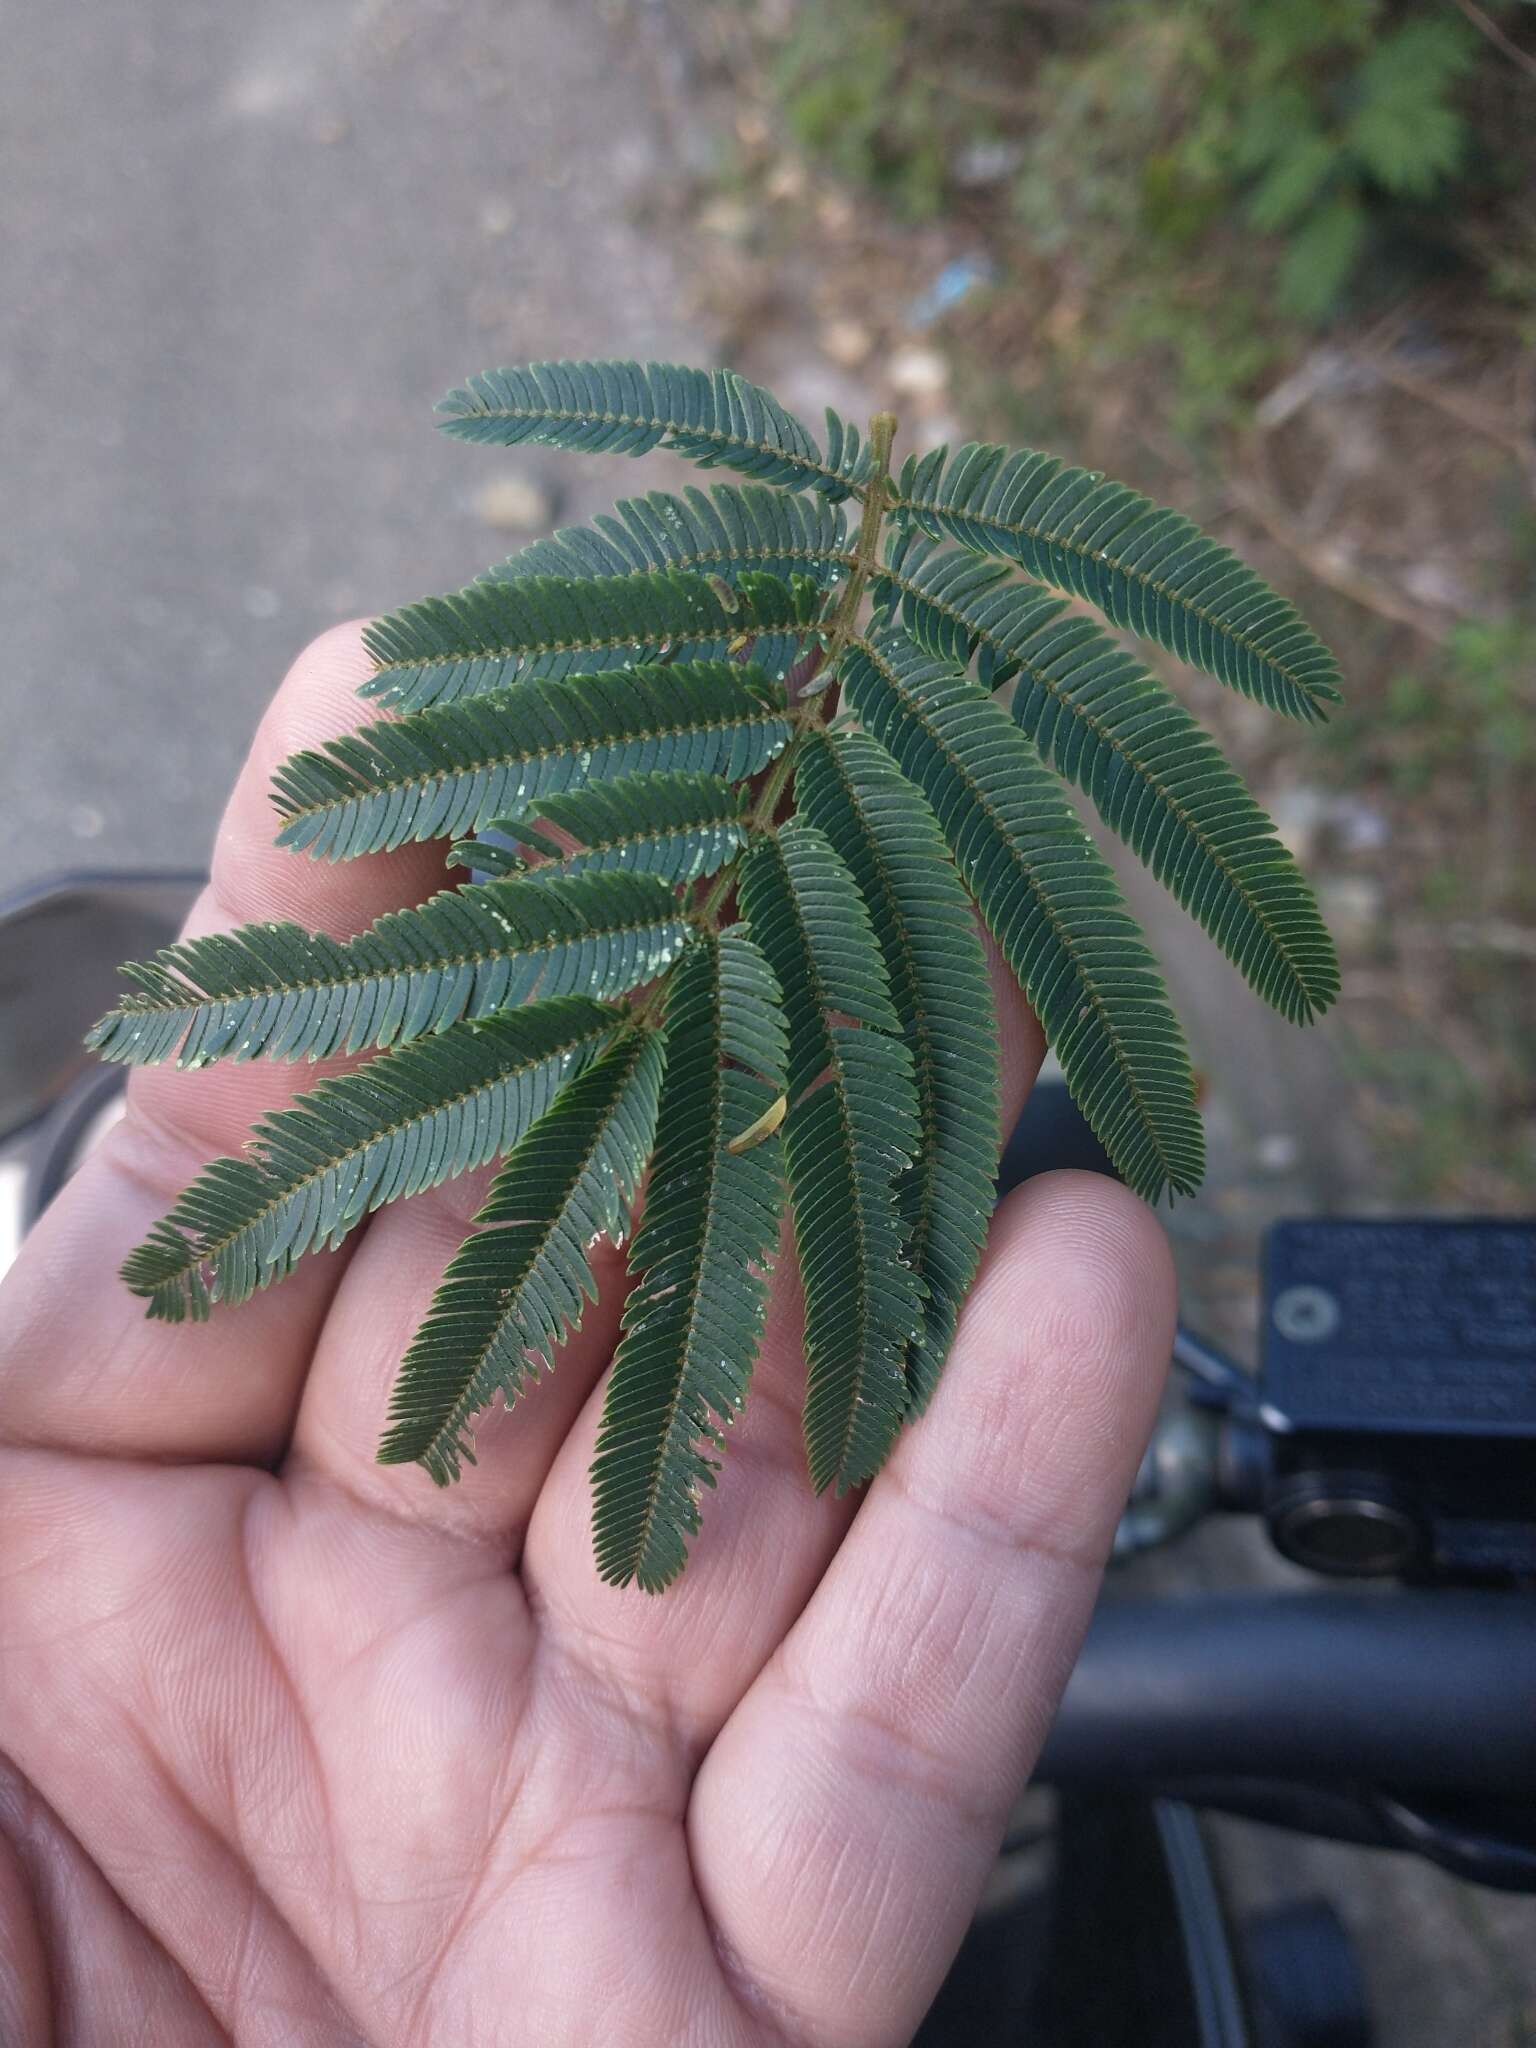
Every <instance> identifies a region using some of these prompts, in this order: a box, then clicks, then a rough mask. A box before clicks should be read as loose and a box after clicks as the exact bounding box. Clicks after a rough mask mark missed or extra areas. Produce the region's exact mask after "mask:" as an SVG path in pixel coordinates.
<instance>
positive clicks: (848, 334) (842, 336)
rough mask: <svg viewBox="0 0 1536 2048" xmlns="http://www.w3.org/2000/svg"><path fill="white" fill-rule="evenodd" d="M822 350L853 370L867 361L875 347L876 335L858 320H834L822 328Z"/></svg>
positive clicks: (846, 367) (825, 354)
mask: <svg viewBox="0 0 1536 2048" xmlns="http://www.w3.org/2000/svg"><path fill="white" fill-rule="evenodd" d="M820 340H821V352H822V354H823V355H824V356H830V357H831V359H832V361H833V362H834V363H840V364H841V365H842V366H843V368H844V369H845V370H852V369H854V368H856V367H857V366H858V364H860V363H862V362H865V361H866V360H867V359H868V357H869V354H870V351H871V350H872V349H873V348H874V345H875V337H874V336H873V335H872V334H871V333H870V331H869V329H868V328H867V327H866V326H864V325H863V323H862V322H861V321H858V320H833V321H831V322H829V324H828V325H827V326H825V327H824V328H823V329H822V330H821V336H820Z"/></svg>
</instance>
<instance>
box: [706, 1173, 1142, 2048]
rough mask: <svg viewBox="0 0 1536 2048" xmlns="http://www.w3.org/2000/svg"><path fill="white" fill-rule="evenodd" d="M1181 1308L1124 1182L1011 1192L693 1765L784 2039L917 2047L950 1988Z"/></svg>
mask: <svg viewBox="0 0 1536 2048" xmlns="http://www.w3.org/2000/svg"><path fill="white" fill-rule="evenodd" d="M1173 1311H1174V1298H1173V1277H1172V1268H1171V1263H1170V1260H1169V1255H1168V1250H1167V1245H1166V1243H1165V1242H1164V1240H1163V1236H1162V1232H1161V1230H1160V1229H1159V1227H1158V1225H1157V1223H1156V1221H1155V1219H1154V1218H1153V1217H1152V1215H1151V1213H1150V1211H1148V1210H1147V1209H1146V1208H1144V1207H1143V1206H1142V1204H1141V1203H1140V1202H1139V1201H1138V1200H1137V1199H1136V1197H1135V1196H1133V1195H1131V1194H1129V1193H1128V1192H1127V1191H1126V1190H1125V1189H1124V1188H1123V1187H1121V1186H1120V1185H1119V1184H1118V1183H1117V1182H1113V1181H1109V1180H1104V1179H1100V1178H1098V1177H1097V1176H1094V1175H1089V1174H1073V1173H1056V1174H1046V1175H1044V1176H1042V1177H1041V1178H1040V1179H1038V1180H1035V1181H1032V1182H1030V1183H1028V1184H1027V1185H1026V1186H1025V1187H1022V1188H1020V1189H1019V1190H1018V1192H1017V1193H1016V1194H1014V1195H1013V1196H1011V1197H1010V1198H1009V1200H1008V1201H1007V1202H1005V1203H1004V1204H1003V1206H1002V1208H1001V1209H1000V1210H999V1211H998V1214H997V1216H996V1218H995V1220H994V1223H993V1228H992V1236H991V1240H990V1242H989V1246H988V1251H987V1257H986V1261H985V1263H984V1265H983V1268H982V1273H981V1277H980V1278H979V1280H978V1281H977V1284H976V1287H975V1290H974V1292H973V1293H972V1295H971V1297H970V1300H969V1301H968V1302H967V1304H966V1308H965V1311H964V1313H963V1315H962V1317H961V1321H960V1327H959V1331H958V1333H957V1336H956V1339H955V1347H954V1355H953V1357H952V1359H951V1362H950V1366H949V1369H948V1371H947V1372H946V1373H945V1375H944V1378H943V1380H942V1381H941V1383H940V1386H939V1390H938V1393H937V1394H936V1395H935V1397H934V1401H933V1405H932V1407H931V1408H930V1409H929V1411H928V1414H927V1416H926V1418H925V1420H924V1422H923V1425H922V1427H921V1428H918V1429H913V1430H909V1431H907V1432H906V1433H905V1434H904V1435H903V1436H902V1437H901V1438H900V1439H899V1440H898V1442H897V1446H896V1449H895V1450H894V1452H893V1453H892V1455H891V1458H890V1460H889V1462H888V1463H887V1464H886V1466H885V1468H884V1470H883V1471H882V1472H881V1473H880V1475H879V1477H878V1478H877V1479H876V1480H875V1481H874V1483H873V1485H872V1486H871V1488H870V1490H869V1494H868V1497H867V1498H866V1500H865V1502H864V1505H863V1506H862V1507H861V1509H860V1510H859V1513H858V1516H857V1518H856V1519H855V1521H854V1524H853V1527H852V1529H851V1531H850V1532H849V1534H848V1537H847V1539H846V1540H845V1542H844V1543H843V1546H842V1548H841V1549H840V1550H839V1552H838V1554H837V1556H836V1558H835V1559H834V1560H833V1562H832V1564H831V1565H830V1566H829V1568H828V1570H827V1573H826V1575H825V1577H824V1578H823V1580H822V1582H821V1584H820V1586H819V1587H818V1589H817V1591H816V1593H815V1595H814V1596H813V1598H812V1599H811V1601H810V1603H809V1605H808V1606H807V1607H806V1610H805V1612H804V1614H803V1615H802V1616H801V1617H800V1619H799V1621H798V1622H797V1623H796V1625H795V1626H794V1628H793V1629H791V1631H790V1632H789V1634H788V1636H787V1637H786V1638H785V1640H784V1643H783V1645H782V1646H781V1648H780V1649H779V1651H778V1652H777V1654H776V1655H775V1657H774V1658H773V1660H772V1661H771V1663H769V1664H768V1665H767V1667H766V1668H765V1669H764V1671H763V1673H762V1675H761V1676H760V1678H759V1679H758V1680H757V1682H756V1684H755V1685H754V1686H753V1687H752V1689H751V1690H750V1691H749V1692H748V1693H747V1694H746V1696H745V1698H744V1699H743V1700H742V1702H741V1704H740V1705H739V1706H738V1707H737V1709H736V1711H735V1713H734V1714H733V1715H732V1716H731V1719H730V1720H729V1721H728V1722H727V1723H726V1726H725V1728H724V1729H723V1730H722V1732H721V1734H720V1736H719V1739H718V1740H717V1741H716V1743H715V1745H714V1747H713V1748H712V1749H711V1751H710V1753H709V1755H708V1757H707V1758H706V1759H705V1762H704V1765H703V1768H702V1770H701V1771H700V1773H699V1776H698V1778H697V1780H696V1782H695V1786H694V1794H693V1801H692V1805H691V1808H690V1812H689V1837H690V1847H691V1850H692V1855H693V1866H694V1871H695V1874H696V1878H697V1882H698V1885H699V1891H700V1895H701V1897H702V1899H703V1902H704V1905H705V1909H706V1910H707V1911H708V1913H709V1914H710V1916H711V1919H712V1920H713V1922H714V1925H715V1927H716V1929H717V1931H718V1933H719V1934H720V1935H721V1937H722V1938H723V1942H724V1946H725V1948H726V1951H727V1952H728V1953H729V1954H730V1955H731V1956H732V1957H733V1958H734V1959H735V1960H736V1963H737V1965H738V1967H739V1969H740V1970H741V1972H742V1973H743V1974H744V1975H745V1977H746V1978H747V1979H748V1980H749V1981H750V1983H751V1984H752V1985H753V1986H754V1987H756V1988H757V1990H758V1991H759V1992H760V1994H761V1995H763V1996H764V1998H765V2000H766V2002H767V2005H768V2007H769V2009H770V2010H773V2011H775V2012H777V2013H778V2015H779V2016H780V2018H781V2019H782V2020H783V2022H784V2026H785V2031H786V2032H787V2033H789V2034H790V2035H792V2036H793V2037H794V2038H795V2039H806V2040H816V2041H824V2042H826V2043H828V2044H831V2043H837V2044H839V2048H843V2044H846V2048H876V2044H885V2043H893V2042H897V2041H906V2040H909V2039H910V2038H911V2034H912V2031H913V2029H914V2028H915V2027H916V2026H917V2023H918V2021H919V2019H920V2018H921V2016H922V2014H923V2012H924V2011H925V2010H926V2008H927V2005H928V2003H929V2002H930V2001H931V1999H932V1998H933V1995H934V1993H935V1992H936V1991H937V1989H938V1987H939V1984H940V1982H941V1980H942V1978H943V1976H944V1972H945V1971H946V1970H947V1968H948V1966H949V1963H950V1961H951V1960H952V1958H953V1956H954V1952H955V1950H956V1948H957V1947H958V1945H959V1942H960V1938H961V1936H962V1935H963V1933H964V1931H965V1927H966V1924H967V1922H968V1920H969V1918H970V1915H971V1912H972V1910H973V1909H974V1906H975V1903H976V1900H977V1898H978V1897H979V1896H980V1893H981V1888H982V1885H983V1883H984V1881H985V1878H986V1875H987V1872H988V1870H989V1869H990V1867H991V1864H992V1862H993V1860H994V1858H995V1856H996V1854H997V1847H998V1842H999V1840H1000V1839H1001V1836H1002V1832H1003V1827H1004V1823H1005V1820H1006V1817H1007V1814H1008V1811H1009V1808H1010V1807H1011V1805H1012V1804H1013V1801H1014V1800H1015V1798H1016V1797H1017V1795H1018V1792H1019V1790H1020V1789H1021V1787H1022V1785H1023V1782H1024V1779H1025V1776H1026V1774H1027V1772H1028V1770H1029V1769H1030V1767H1031V1765H1032V1764H1033V1762H1034V1759H1035V1756H1036V1755H1037V1753H1038V1751H1039V1748H1040V1744H1041V1743H1042V1741H1043V1740H1044V1737H1045V1732H1046V1729H1047V1727H1048V1726H1049V1723H1050V1718H1051V1715H1052V1714H1053V1713H1054V1711H1055V1707H1056V1703H1057V1701H1058V1699H1059V1697H1060V1694H1061V1690H1062V1687H1063V1686H1064V1685H1065V1683H1066V1679H1067V1674H1068V1672H1069V1670H1070V1669H1071V1666H1072V1662H1073V1660H1074V1658H1075V1657H1076V1654H1077V1650H1078V1646H1079V1644H1080V1642H1081V1639H1082V1633H1083V1630H1084V1629H1085V1627H1086V1626H1087V1622H1088V1616H1089V1612H1090V1610H1091V1608H1092V1605H1093V1600H1094V1597H1095V1594H1096V1592H1097V1589H1098V1583H1099V1576H1100V1571H1101V1568H1102V1566H1103V1562H1104V1558H1105V1555H1106V1553H1107V1551H1108V1548H1109V1543H1110V1539H1111V1537H1112V1535H1113V1532H1114V1526H1115V1522H1116V1519H1117V1517H1118V1515H1119V1512H1120V1509H1121V1506H1122V1505H1123V1503H1124V1501H1125V1498H1126V1495H1127V1493H1128V1491H1129V1488H1130V1484H1131V1480H1132V1477H1133V1475H1134V1472H1135V1468H1136V1463H1137V1460H1138V1459H1139V1457H1140V1455H1141V1452H1142V1448H1143V1446H1144V1445H1145V1442H1146V1438H1147V1432H1148V1430H1149V1429H1150V1427H1151V1422H1152V1415H1153V1412H1154V1410H1155V1407H1156V1403H1157V1397H1158V1392H1159V1390H1160V1388H1161V1385H1162V1378H1163V1370H1164V1367H1165V1366H1166V1363H1167V1359H1168V1355H1169V1348H1170V1345H1171V1342H1172V1337H1173Z"/></svg>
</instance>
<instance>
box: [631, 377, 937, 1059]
mask: <svg viewBox="0 0 1536 2048" xmlns="http://www.w3.org/2000/svg"><path fill="white" fill-rule="evenodd" d="M895 438H896V415H895V414H894V413H889V412H877V413H876V414H875V415H874V417H873V418H872V419H871V420H870V423H869V451H870V455H871V456H872V458H873V463H874V466H873V468H872V470H871V472H870V476H869V481H868V483H867V484H866V485H865V488H864V512H863V517H862V518H861V519H860V521H859V535H858V541H857V543H856V545H855V548H854V558H853V568H852V569H851V570H850V571H849V575H848V581H847V584H846V585H845V587H844V589H843V592H842V595H841V597H840V598H839V599H838V602H837V608H836V610H835V611H834V612H833V614H832V619H831V624H830V627H829V630H828V632H827V635H826V653H825V655H824V656H823V658H822V660H821V662H820V663H819V664H818V668H820V669H831V668H834V667H835V665H836V663H837V660H838V657H839V656H840V655H841V654H842V651H843V649H844V648H845V647H846V646H847V645H848V642H849V640H850V639H851V638H852V636H853V629H854V627H855V625H856V624H857V622H858V616H859V604H860V601H861V599H862V598H863V596H864V586H865V584H866V583H867V582H868V581H869V575H870V571H871V570H872V569H873V568H874V566H875V559H876V556H877V554H878V552H879V547H880V528H881V525H882V524H883V522H884V519H885V507H886V495H887V489H888V486H889V484H890V480H891V444H892V442H893V441H894V440H895ZM824 703H825V697H824V696H818V697H817V698H815V699H814V700H813V701H811V702H809V703H807V704H805V705H803V706H796V705H792V706H791V707H790V715H791V717H792V719H793V721H794V726H795V730H794V731H793V732H792V733H791V734H790V736H789V739H788V741H787V742H786V743H785V747H784V751H783V753H782V754H780V756H779V758H778V759H777V761H775V762H774V764H773V769H772V772H771V773H770V775H769V777H768V780H767V781H766V782H765V783H764V784H763V786H762V788H761V789H760V790H759V791H758V794H757V798H756V801H755V802H754V803H753V806H752V809H751V811H750V812H749V813H748V816H747V833H748V837H749V838H750V836H751V835H752V834H753V833H754V832H758V831H761V830H762V828H763V827H764V826H765V825H771V824H772V823H773V814H774V812H775V811H776V810H777V808H778V804H779V799H780V798H781V797H782V796H783V794H784V791H785V788H786V787H787V786H788V783H789V778H790V775H791V773H792V771H793V769H794V765H795V756H796V755H797V754H798V753H799V751H800V748H801V746H802V745H803V744H804V742H805V737H806V734H807V733H809V732H812V731H814V730H815V728H816V727H818V726H819V725H820V724H821V723H822V722H823V717H824V711H823V706H824ZM740 862H741V856H740V854H738V855H737V856H736V859H735V860H733V861H728V862H727V863H726V865H725V866H724V867H723V868H721V869H720V870H719V872H718V873H717V874H716V875H715V878H714V880H713V881H712V882H711V883H710V885H709V887H708V889H707V890H706V891H705V892H704V895H703V896H702V897H701V898H700V900H699V903H698V905H697V907H696V909H695V911H694V916H695V917H696V918H697V919H698V920H699V921H700V922H701V923H703V924H706V925H708V926H710V927H713V926H714V923H715V919H716V917H717V916H718V914H719V910H720V906H721V904H722V903H724V901H725V899H726V897H727V896H728V895H729V894H730V892H731V889H732V887H733V885H734V883H735V879H736V869H737V867H738V866H739V865H740ZM670 975H671V969H670V968H669V969H668V971H667V974H665V975H663V976H662V977H661V979H660V980H659V981H658V982H656V983H655V984H654V985H653V986H652V987H651V989H650V990H649V991H648V992H647V994H646V995H645V997H644V999H643V1000H642V1001H641V1003H640V1004H639V1006H638V1007H637V1009H636V1011H635V1017H636V1021H637V1022H638V1021H639V1020H641V1019H643V1018H645V1017H647V1016H648V1015H649V1014H650V1012H651V1010H652V1009H653V1008H654V1007H655V1005H656V1003H657V1002H658V1000H659V999H660V995H661V991H662V990H663V989H664V988H665V986H666V983H667V981H668V979H669V978H670Z"/></svg>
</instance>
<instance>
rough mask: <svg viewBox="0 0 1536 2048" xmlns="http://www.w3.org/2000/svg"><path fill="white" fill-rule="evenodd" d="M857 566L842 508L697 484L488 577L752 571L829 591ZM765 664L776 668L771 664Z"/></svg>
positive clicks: (524, 554)
mask: <svg viewBox="0 0 1536 2048" xmlns="http://www.w3.org/2000/svg"><path fill="white" fill-rule="evenodd" d="M852 566H853V549H852V546H851V545H850V543H849V539H848V522H847V520H846V518H845V517H844V514H843V511H842V508H841V507H840V506H838V505H834V504H832V503H830V502H829V501H828V500H827V499H826V498H823V497H821V496H819V495H817V494H814V493H813V494H811V495H810V496H805V495H804V494H802V493H798V492H794V491H775V490H769V489H768V488H767V487H766V486H765V485H763V484H746V485H737V484H715V485H713V486H712V487H711V488H710V490H709V491H708V493H707V494H706V493H705V492H703V491H701V490H697V489H695V488H694V487H693V486H692V485H690V486H689V487H688V489H687V490H685V491H684V492H683V493H682V494H681V495H680V496H678V495H675V494H674V493H672V492H670V491H649V492H647V493H646V495H645V496H644V497H643V498H620V500H619V502H618V503H617V504H616V505H615V506H614V508H613V510H612V512H603V513H599V515H598V517H597V518H596V519H595V520H594V521H593V522H592V524H591V525H590V526H563V527H562V528H561V529H560V531H559V532H558V533H556V534H555V535H553V536H552V537H551V538H550V539H548V540H536V541H531V542H530V543H529V545H528V546H527V547H525V548H522V549H520V550H519V551H518V553H517V554H515V555H509V556H508V558H507V559H506V561H504V562H498V563H497V564H496V566H495V568H493V569H488V570H487V571H486V572H485V576H484V578H482V581H496V582H505V581H511V580H513V579H516V578H520V577H525V576H566V577H587V576H603V577H612V576H645V575H649V574H651V573H652V572H653V571H655V570H658V569H682V570H690V571H692V572H694V573H695V574H697V575H701V576H710V575H718V576H723V577H724V578H725V579H726V580H727V581H728V582H737V583H740V582H742V581H744V579H745V577H746V576H747V575H748V574H751V573H753V572H759V573H766V574H768V575H771V576H775V577H777V578H779V579H780V581H782V582H786V583H788V582H791V581H792V580H793V579H794V578H795V577H796V576H800V575H806V576H810V577H811V578H812V579H813V580H814V581H815V582H817V583H818V584H821V585H823V586H826V585H828V584H830V583H834V582H836V580H837V579H838V577H839V576H840V575H846V574H847V572H848V570H849V569H850V568H851V567H852ZM763 666H764V667H765V668H767V667H771V666H772V664H771V663H769V662H768V661H767V660H766V659H765V660H764V661H763Z"/></svg>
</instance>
